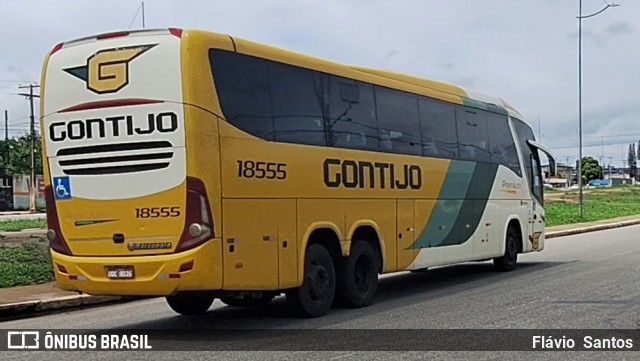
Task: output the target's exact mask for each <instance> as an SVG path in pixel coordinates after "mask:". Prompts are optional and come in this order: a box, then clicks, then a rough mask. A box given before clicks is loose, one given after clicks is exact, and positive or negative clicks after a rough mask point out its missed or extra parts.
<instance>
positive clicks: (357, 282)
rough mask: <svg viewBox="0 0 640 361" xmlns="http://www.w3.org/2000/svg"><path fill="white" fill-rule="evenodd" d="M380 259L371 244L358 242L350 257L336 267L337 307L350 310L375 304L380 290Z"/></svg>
mask: <svg viewBox="0 0 640 361" xmlns="http://www.w3.org/2000/svg"><path fill="white" fill-rule="evenodd" d="M377 259H378V257H377V256H376V253H375V250H374V249H373V247H372V246H371V244H370V243H369V242H366V241H356V243H354V245H353V248H352V249H351V252H350V253H349V257H347V258H344V259H342V260H340V262H339V263H338V265H337V267H336V270H337V272H336V280H337V290H336V305H337V306H343V307H350V308H360V307H366V306H369V305H371V304H372V303H373V297H374V296H375V294H376V291H377V290H378V262H377Z"/></svg>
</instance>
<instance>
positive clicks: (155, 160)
mask: <svg viewBox="0 0 640 361" xmlns="http://www.w3.org/2000/svg"><path fill="white" fill-rule="evenodd" d="M56 156H57V157H58V164H59V165H60V167H61V168H62V171H63V172H64V174H67V175H106V174H124V173H135V172H145V171H150V170H157V169H163V168H167V167H168V166H169V164H170V160H171V158H172V157H173V146H172V144H171V143H170V142H168V141H153V142H137V143H117V144H105V145H91V146H86V147H74V148H64V149H60V150H58V152H57V153H56Z"/></svg>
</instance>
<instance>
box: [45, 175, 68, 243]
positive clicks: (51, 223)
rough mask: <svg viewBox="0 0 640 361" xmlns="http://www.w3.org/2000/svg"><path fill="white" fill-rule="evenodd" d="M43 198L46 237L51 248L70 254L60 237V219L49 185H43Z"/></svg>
mask: <svg viewBox="0 0 640 361" xmlns="http://www.w3.org/2000/svg"><path fill="white" fill-rule="evenodd" d="M44 199H45V204H46V206H47V228H48V230H47V239H48V240H49V245H50V246H51V249H53V250H54V251H56V252H58V253H62V254H66V255H71V250H69V247H68V246H67V242H65V240H64V238H63V237H62V232H61V231H60V221H59V220H58V210H57V209H56V202H55V200H54V199H53V189H52V188H51V185H48V186H45V187H44Z"/></svg>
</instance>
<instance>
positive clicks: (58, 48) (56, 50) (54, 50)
mask: <svg viewBox="0 0 640 361" xmlns="http://www.w3.org/2000/svg"><path fill="white" fill-rule="evenodd" d="M62 45H64V43H59V44H56V46H54V47H53V49H51V55H53V54H54V53H56V52H58V50H60V49H62Z"/></svg>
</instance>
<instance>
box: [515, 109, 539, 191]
mask: <svg viewBox="0 0 640 361" xmlns="http://www.w3.org/2000/svg"><path fill="white" fill-rule="evenodd" d="M513 126H514V128H515V130H516V134H517V135H518V143H519V145H520V150H521V151H522V159H523V161H524V170H525V172H526V173H527V179H528V180H529V183H532V182H531V153H532V151H531V147H529V144H528V143H527V140H529V139H531V140H535V137H534V135H533V130H531V128H530V127H529V126H528V125H527V124H525V123H524V122H523V121H522V120H519V119H515V118H513Z"/></svg>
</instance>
